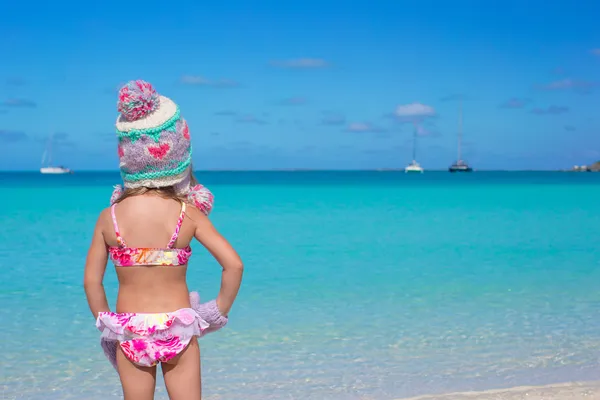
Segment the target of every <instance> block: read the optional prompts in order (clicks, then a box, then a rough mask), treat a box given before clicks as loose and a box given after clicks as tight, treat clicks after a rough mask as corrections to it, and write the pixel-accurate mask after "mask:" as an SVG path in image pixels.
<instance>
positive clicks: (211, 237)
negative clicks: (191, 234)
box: [194, 212, 244, 316]
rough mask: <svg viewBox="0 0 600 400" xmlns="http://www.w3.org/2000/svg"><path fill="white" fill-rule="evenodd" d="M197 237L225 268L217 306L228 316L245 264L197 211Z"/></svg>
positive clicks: (210, 223)
mask: <svg viewBox="0 0 600 400" xmlns="http://www.w3.org/2000/svg"><path fill="white" fill-rule="evenodd" d="M197 215H198V216H197V218H196V217H194V220H195V222H196V233H195V237H196V239H197V240H198V241H199V242H200V243H202V245H203V246H204V247H206V249H207V250H208V251H209V252H210V254H212V256H213V257H214V258H215V259H216V260H217V262H218V263H219V264H220V265H221V267H222V268H223V273H222V275H221V290H220V291H219V295H218V296H217V307H218V308H219V311H220V312H221V314H222V315H224V316H226V315H227V314H229V310H231V306H232V305H233V302H234V301H235V298H236V297H237V294H238V291H239V289H240V284H241V283H242V273H243V270H244V265H243V263H242V260H241V259H240V256H239V255H238V254H237V253H236V251H235V250H234V249H233V247H231V245H230V244H229V242H227V240H225V238H224V237H223V236H221V234H219V232H217V230H216V229H215V227H214V225H213V224H212V222H210V220H209V219H208V217H207V216H206V215H204V214H202V213H200V212H198V213H197Z"/></svg>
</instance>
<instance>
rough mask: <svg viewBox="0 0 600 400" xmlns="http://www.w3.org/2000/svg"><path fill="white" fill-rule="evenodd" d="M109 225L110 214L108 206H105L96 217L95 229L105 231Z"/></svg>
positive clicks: (110, 220)
mask: <svg viewBox="0 0 600 400" xmlns="http://www.w3.org/2000/svg"><path fill="white" fill-rule="evenodd" d="M110 226H112V216H111V213H110V207H107V208H105V209H103V210H102V211H100V214H99V215H98V219H97V220H96V229H98V230H100V231H102V232H105V231H106V229H107V228H108V227H110Z"/></svg>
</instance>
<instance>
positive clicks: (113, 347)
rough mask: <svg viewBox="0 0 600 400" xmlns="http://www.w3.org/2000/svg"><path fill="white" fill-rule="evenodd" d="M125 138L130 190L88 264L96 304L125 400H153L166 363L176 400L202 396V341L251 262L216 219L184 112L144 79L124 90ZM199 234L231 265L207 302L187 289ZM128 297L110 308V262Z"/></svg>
mask: <svg viewBox="0 0 600 400" xmlns="http://www.w3.org/2000/svg"><path fill="white" fill-rule="evenodd" d="M118 111H119V112H120V115H119V117H118V119H117V123H116V127H117V136H118V140H119V145H118V153H119V167H120V170H121V176H122V178H123V182H124V188H122V187H120V186H118V187H117V188H116V189H115V191H114V192H113V195H112V197H111V207H110V208H107V209H105V210H104V211H102V213H101V214H100V216H99V218H98V220H97V223H96V227H95V230H94V234H93V238H92V243H91V246H90V249H89V252H88V255H87V260H86V265H85V276H84V287H85V293H86V296H87V300H88V304H89V307H90V310H91V311H92V314H93V315H94V317H95V318H96V327H97V328H98V329H99V330H100V332H101V345H102V348H103V350H104V353H105V354H106V356H107V357H108V359H109V360H110V361H111V363H112V364H113V366H114V367H115V368H116V369H117V371H118V373H119V377H120V379H121V384H122V386H123V394H124V397H125V400H145V399H149V400H150V399H153V398H154V390H155V384H156V366H157V364H158V363H161V368H162V372H163V376H164V380H165V385H166V387H167V391H168V393H169V397H170V398H171V399H172V400H198V399H200V398H201V379H200V350H199V346H198V341H197V338H198V337H201V336H202V335H204V334H206V333H208V332H212V331H215V330H217V329H219V328H221V327H223V326H224V325H225V324H226V323H227V315H228V314H229V310H230V309H231V306H232V304H233V302H234V300H235V298H236V296H237V293H238V290H239V287H240V283H241V279H242V270H243V267H242V261H241V260H240V257H239V256H238V255H237V253H236V252H235V250H234V249H233V248H232V247H231V246H230V245H229V243H228V242H227V241H226V240H225V239H224V238H223V237H222V236H221V235H220V234H219V233H218V232H217V230H216V229H215V228H214V226H213V225H212V224H211V222H210V220H209V219H208V214H209V212H210V211H211V209H212V204H213V196H212V194H211V193H210V191H208V189H206V188H204V187H203V186H202V185H199V184H198V183H197V182H196V179H195V178H194V176H193V173H192V162H191V156H192V146H191V143H190V133H189V129H188V126H187V123H186V121H185V120H184V119H183V117H182V116H181V114H180V111H179V107H178V106H177V105H176V104H175V103H174V102H173V101H172V100H170V99H168V98H167V97H164V96H159V95H158V94H157V93H156V91H155V90H154V88H153V87H152V86H151V85H150V84H149V83H147V82H144V81H132V82H129V83H127V84H126V85H125V86H123V88H121V90H120V91H119V101H118ZM193 238H196V239H197V240H198V241H199V242H200V243H201V244H202V245H203V246H204V247H205V248H206V249H207V250H208V251H209V252H210V253H211V254H212V255H213V256H214V257H215V259H216V260H217V261H218V262H219V264H220V265H221V266H222V268H223V274H222V280H221V290H220V292H219V295H218V296H217V298H216V300H213V301H210V302H208V303H204V304H200V302H199V296H198V294H197V293H195V292H193V293H189V292H188V287H187V284H186V271H187V265H188V261H189V259H190V257H191V255H192V249H191V247H190V242H191V241H192V239H193ZM109 258H110V260H111V261H112V262H113V263H114V265H115V267H116V272H117V277H118V279H119V292H118V297H117V304H116V312H111V311H110V308H109V306H108V302H107V300H106V293H105V291H104V287H103V286H102V281H103V278H104V272H105V270H106V264H107V261H108V259H109Z"/></svg>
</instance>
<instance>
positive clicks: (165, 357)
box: [160, 351, 177, 362]
mask: <svg viewBox="0 0 600 400" xmlns="http://www.w3.org/2000/svg"><path fill="white" fill-rule="evenodd" d="M176 355H177V352H175V351H165V352H164V353H163V354H162V357H160V361H161V362H167V361H169V360H170V359H172V358H173V357H175V356H176Z"/></svg>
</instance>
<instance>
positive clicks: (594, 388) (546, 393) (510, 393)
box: [401, 381, 600, 400]
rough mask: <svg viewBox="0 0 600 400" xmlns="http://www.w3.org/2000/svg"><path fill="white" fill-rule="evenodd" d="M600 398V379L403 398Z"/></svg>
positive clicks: (505, 399)
mask: <svg viewBox="0 0 600 400" xmlns="http://www.w3.org/2000/svg"><path fill="white" fill-rule="evenodd" d="M475 399H476V400H579V399H585V400H596V399H598V400H600V381H597V382H572V383H564V384H556V385H548V386H519V387H515V388H510V389H497V390H485V391H481V392H460V393H448V394H439V395H425V396H418V397H410V398H405V399H401V400H475Z"/></svg>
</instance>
